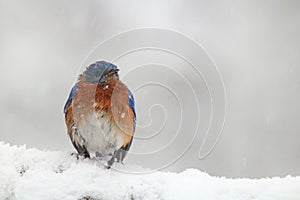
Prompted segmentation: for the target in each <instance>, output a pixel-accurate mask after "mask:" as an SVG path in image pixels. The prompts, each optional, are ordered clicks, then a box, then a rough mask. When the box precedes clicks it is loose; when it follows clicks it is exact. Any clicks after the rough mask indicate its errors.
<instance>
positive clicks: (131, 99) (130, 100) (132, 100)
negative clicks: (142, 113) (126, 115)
mask: <svg viewBox="0 0 300 200" xmlns="http://www.w3.org/2000/svg"><path fill="white" fill-rule="evenodd" d="M128 94H129V95H128V104H129V105H130V107H131V109H132V111H133V114H134V121H135V118H136V114H135V107H134V98H133V95H132V93H131V91H130V90H129V89H128Z"/></svg>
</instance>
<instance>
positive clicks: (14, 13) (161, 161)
mask: <svg viewBox="0 0 300 200" xmlns="http://www.w3.org/2000/svg"><path fill="white" fill-rule="evenodd" d="M299 9H300V1H297V0H295V1H291V0H288V1H279V0H269V1H258V0H257V1H235V0H231V1H230V0H226V1H183V0H176V1H126V2H125V1H114V2H109V1H89V2H88V3H87V2H86V1H73V0H72V1H71V0H68V1H56V0H55V1H48V2H46V1H43V2H42V1H32V0H30V1H26V2H25V1H14V0H13V1H4V0H1V1H0V91H1V99H0V123H1V133H0V141H4V142H6V143H10V144H18V145H19V144H26V145H27V146H28V147H36V148H39V149H47V150H66V151H73V147H72V145H71V142H70V141H69V138H68V136H67V134H66V128H65V125H64V116H63V112H62V109H63V106H64V103H65V100H66V98H67V97H68V93H69V91H70V88H71V87H72V85H73V84H74V81H75V78H76V76H77V75H78V73H79V72H80V68H81V70H82V67H81V66H82V65H83V66H85V65H86V64H89V63H90V62H93V61H95V60H101V59H108V57H111V58H113V57H114V56H118V55H119V53H116V52H117V51H118V50H119V49H121V48H123V47H124V46H126V45H130V44H124V41H122V40H121V41H120V42H119V43H118V42H117V41H118V40H116V41H114V42H112V43H110V45H113V46H112V47H110V48H108V49H107V52H108V54H107V55H104V54H105V52H104V53H101V52H102V51H103V48H104V47H101V48H102V49H100V50H99V49H96V50H95V49H94V48H95V47H97V45H98V44H99V43H101V42H102V41H104V40H105V39H107V38H109V37H111V36H112V35H115V34H118V33H120V32H123V31H128V30H132V29H136V28H143V27H153V28H158V29H169V30H174V31H177V32H180V33H182V34H184V35H186V36H188V37H190V38H192V39H193V40H195V41H197V42H198V43H199V44H201V45H202V46H203V47H205V49H206V51H207V53H208V54H209V55H210V57H211V59H212V60H213V61H214V62H215V64H216V65H217V66H218V68H219V70H220V73H221V75H222V77H223V81H224V86H225V89H226V94H227V101H226V109H227V115H226V121H225V126H224V129H223V131H222V133H221V137H220V139H219V140H218V143H217V144H216V146H214V148H213V150H212V151H208V152H209V154H208V156H206V157H204V158H202V159H199V150H200V146H201V144H202V143H203V141H204V138H205V130H206V128H208V127H206V126H207V123H208V121H209V115H210V114H211V112H212V110H210V109H209V106H210V98H209V95H208V91H207V90H206V89H205V84H204V81H203V79H201V77H196V75H195V73H194V72H193V69H192V68H191V67H190V66H188V65H187V64H186V63H184V62H182V60H180V59H178V57H176V56H175V57H174V56H173V57H172V56H170V54H168V55H167V54H166V53H164V52H157V51H152V52H151V51H148V52H147V51H142V52H136V53H132V54H130V55H128V56H125V57H123V58H120V59H118V60H117V61H116V62H115V63H116V64H118V66H119V67H120V69H121V71H120V73H121V74H120V75H121V77H122V80H123V81H124V82H125V83H126V84H128V86H129V87H130V88H131V89H132V90H133V91H134V93H135V97H136V105H137V114H138V128H137V132H136V136H137V138H136V140H135V141H134V143H133V146H132V149H131V150H132V153H131V154H129V156H128V158H127V159H126V163H128V164H137V165H141V166H143V167H145V168H153V169H157V168H159V167H160V166H165V165H166V167H164V168H163V169H162V170H166V171H178V172H179V171H182V170H184V169H186V168H198V169H200V170H202V171H206V172H208V173H209V174H211V175H218V176H227V177H271V176H285V175H288V174H291V175H300V145H299V144H300V135H299V131H300V123H299V119H300V114H299V113H300V103H299V102H300V67H299V64H300V56H299V52H300V39H299V35H300V12H299ZM142 36H143V35H142ZM150 38H151V39H152V40H153V41H152V42H155V37H150ZM131 42H135V41H132V40H131V41H129V43H131ZM174 43H176V38H175V37H174ZM184 44H185V43H184ZM184 44H180V43H179V46H180V45H182V46H184ZM118 45H119V46H118ZM92 49H94V50H95V51H93V52H94V53H93V54H92V55H91V54H90V52H91V51H92ZM104 50H105V48H104ZM107 52H106V53H107ZM198 53H199V52H196V51H194V50H193V49H191V50H190V52H188V55H187V56H191V57H193V58H195V57H197V55H198ZM203 55H204V54H203V52H202V53H201V56H203ZM201 56H200V57H198V60H202V59H201V58H202V57H201ZM204 57H205V56H204ZM204 57H203V63H200V64H199V65H197V67H199V70H200V71H201V70H205V69H207V68H206V67H207V66H209V65H210V64H211V63H210V64H209V62H208V61H204V60H205V59H207V58H204ZM108 60H109V59H108ZM206 62H207V63H206ZM185 65H186V66H185ZM183 77H185V78H186V79H184V78H183ZM215 77H216V76H213V75H211V76H210V75H208V76H206V77H205V78H206V79H207V80H208V82H209V83H211V84H210V86H211V85H213V84H214V83H216V85H217V82H218V81H220V79H218V80H217V79H215ZM147 82H148V83H149V82H152V84H148V85H145V86H143V84H144V83H147ZM189 82H190V84H188V83H189ZM154 83H156V84H154ZM191 88H193V89H194V90H195V92H196V97H197V98H196V97H195V95H193V93H192V92H191V91H192V90H190V89H191ZM212 88H214V86H212ZM213 92H214V94H213V96H214V95H216V96H215V98H214V101H215V105H216V106H217V107H218V105H219V104H218V101H220V105H221V104H222V103H225V101H223V99H219V98H217V94H220V97H221V96H222V94H223V93H222V92H223V91H222V90H219V89H215V90H214V91H213ZM177 97H178V98H177ZM197 106H199V109H200V110H197V109H195V108H197ZM213 113H214V115H216V116H217V117H218V115H219V113H218V112H216V111H215V110H214V111H213ZM198 114H199V115H200V122H199V123H198V124H199V129H198V131H196V135H195V130H196V128H195V127H196V125H197V120H196V119H198V118H197V116H198ZM220 114H221V115H222V114H224V113H222V112H220ZM222 116H223V115H222ZM222 116H220V118H222ZM180 121H182V123H180ZM219 125H220V124H219ZM219 125H218V126H219ZM212 126H214V124H212ZM212 128H214V127H212ZM202 129H203V130H202ZM155 134H156V135H155ZM153 135H154V136H153ZM194 136H195V138H194ZM174 138H175V139H174ZM173 139H174V140H173ZM216 140H217V135H216V134H213V133H212V134H210V135H208V140H207V144H208V146H207V147H206V148H207V149H209V147H211V146H213V145H212V144H213V143H214V141H216ZM169 142H170V144H169ZM190 142H193V143H192V144H191V146H189V144H190ZM165 145H167V147H165ZM185 147H188V149H187V151H185ZM157 149H162V150H161V151H158V152H156V153H153V152H154V151H155V150H157ZM137 154H140V155H137ZM181 154H183V155H182V156H181V157H180V158H179V159H176V161H175V162H171V161H172V159H173V158H177V156H178V155H181ZM169 161H170V162H171V163H170V162H169ZM166 163H170V164H169V165H168V164H166Z"/></svg>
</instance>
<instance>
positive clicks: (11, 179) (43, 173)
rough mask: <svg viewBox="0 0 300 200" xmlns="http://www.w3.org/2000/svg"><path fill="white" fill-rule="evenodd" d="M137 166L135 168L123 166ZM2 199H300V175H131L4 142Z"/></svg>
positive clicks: (0, 160) (63, 154) (188, 172)
mask: <svg viewBox="0 0 300 200" xmlns="http://www.w3.org/2000/svg"><path fill="white" fill-rule="evenodd" d="M122 167H123V168H124V170H126V168H130V167H131V169H132V168H133V166H122ZM0 199H1V200H2V199H12V200H13V199H17V200H27V199H28V200H47V199H51V200H52V199H58V200H62V199H64V200H76V199H85V200H87V199H89V200H96V199H99V200H100V199H101V200H106V199H128V200H138V199H151V200H152V199H166V200H167V199H197V200H200V199H201V200H205V199H207V200H214V199H218V200H223V199H224V200H227V199H230V200H254V199H259V200H277V199H282V200H299V199H300V177H291V176H288V177H285V178H270V179H258V180H257V179H227V178H219V177H211V176H209V175H208V174H206V173H203V172H200V171H199V170H196V169H188V170H186V171H184V172H182V173H166V172H155V173H151V174H139V175H137V174H129V173H121V172H118V171H116V170H113V169H111V170H107V169H103V168H102V167H101V166H99V165H97V163H96V161H93V160H88V159H86V160H77V159H76V158H75V156H70V154H69V153H68V152H50V151H40V150H36V149H26V148H25V147H24V146H22V147H17V146H10V145H8V144H4V143H1V142H0Z"/></svg>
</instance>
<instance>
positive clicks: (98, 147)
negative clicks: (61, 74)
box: [64, 61, 136, 168]
mask: <svg viewBox="0 0 300 200" xmlns="http://www.w3.org/2000/svg"><path fill="white" fill-rule="evenodd" d="M118 72H119V69H118V67H117V66H116V65H114V64H112V63H109V62H106V61H97V62H95V63H92V64H90V65H89V66H88V67H86V69H85V70H84V71H83V72H82V73H81V74H80V75H79V76H78V78H77V82H76V83H75V84H74V86H73V87H72V89H71V92H70V94H69V97H68V99H67V101H66V103H65V106H64V114H65V123H66V127H67V133H68V135H69V137H70V140H71V142H72V144H73V146H74V147H75V149H76V150H77V152H78V155H79V156H83V157H84V158H96V159H99V160H101V161H104V163H106V166H107V167H108V168H110V167H111V166H112V164H113V163H114V162H121V163H123V160H124V158H125V156H126V155H127V153H128V151H129V148H130V146H131V144H132V141H133V136H134V132H135V128H136V112H135V102H134V97H133V94H132V92H131V91H130V90H129V89H128V87H127V86H126V85H125V84H124V83H122V82H121V80H120V79H119V74H118Z"/></svg>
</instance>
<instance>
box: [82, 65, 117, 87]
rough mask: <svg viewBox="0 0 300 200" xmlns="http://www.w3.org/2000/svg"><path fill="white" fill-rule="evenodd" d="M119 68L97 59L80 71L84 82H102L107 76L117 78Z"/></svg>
mask: <svg viewBox="0 0 300 200" xmlns="http://www.w3.org/2000/svg"><path fill="white" fill-rule="evenodd" d="M118 71H119V69H118V68H117V66H116V65H114V64H112V63H109V62H105V61H97V62H95V63H93V64H91V65H90V66H88V67H87V68H86V70H85V71H84V72H83V73H82V76H83V77H84V78H85V81H86V82H91V83H103V82H105V81H106V80H107V79H109V78H117V79H118V78H119V75H118Z"/></svg>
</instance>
